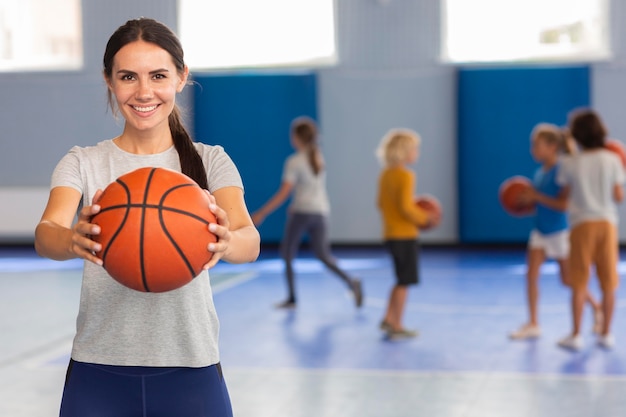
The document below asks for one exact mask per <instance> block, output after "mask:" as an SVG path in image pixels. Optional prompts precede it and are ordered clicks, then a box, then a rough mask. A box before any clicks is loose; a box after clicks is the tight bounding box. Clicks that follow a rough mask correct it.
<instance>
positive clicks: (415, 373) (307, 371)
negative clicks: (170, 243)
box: [225, 366, 626, 381]
mask: <svg viewBox="0 0 626 417" xmlns="http://www.w3.org/2000/svg"><path fill="white" fill-rule="evenodd" d="M225 372H226V373H231V372H233V373H249V374H261V375H264V374H273V375H276V374H282V375H293V374H300V375H302V374H304V375H348V376H351V375H354V376H393V377H402V378H415V377H428V378H430V377H452V378H454V377H465V378H475V377H497V378H502V379H525V380H527V379H538V380H564V379H566V380H573V381H577V380H578V381H590V380H598V381H605V380H612V381H626V375H599V374H559V373H537V372H532V373H530V372H500V371H431V370H428V371H421V370H387V369H350V368H249V367H236V366H233V367H231V366H228V367H226V368H225Z"/></svg>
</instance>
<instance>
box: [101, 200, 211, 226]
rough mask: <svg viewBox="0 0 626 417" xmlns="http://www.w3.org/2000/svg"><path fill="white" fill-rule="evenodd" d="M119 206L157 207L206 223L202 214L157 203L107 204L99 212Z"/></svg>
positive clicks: (119, 207)
mask: <svg viewBox="0 0 626 417" xmlns="http://www.w3.org/2000/svg"><path fill="white" fill-rule="evenodd" d="M121 208H129V209H130V208H145V209H150V208H153V209H157V210H162V211H169V212H172V213H178V214H184V215H186V216H189V217H192V218H194V219H196V220H198V221H200V222H202V223H205V224H206V223H207V220H206V219H205V218H203V217H202V216H198V215H197V214H195V213H192V212H190V211H185V210H182V209H178V208H174V207H162V206H159V205H158V204H141V203H133V204H116V205H114V206H109V207H107V208H104V209H102V210H100V213H103V212H105V211H111V210H117V209H121Z"/></svg>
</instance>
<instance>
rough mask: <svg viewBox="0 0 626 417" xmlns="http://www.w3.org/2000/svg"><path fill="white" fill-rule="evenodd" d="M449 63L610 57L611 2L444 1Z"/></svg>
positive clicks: (445, 47)
mask: <svg viewBox="0 0 626 417" xmlns="http://www.w3.org/2000/svg"><path fill="white" fill-rule="evenodd" d="M442 18H443V24H442V29H443V36H442V59H443V60H444V61H448V62H505V61H590V60H602V59H607V58H609V57H610V53H611V51H610V41H609V0H506V1H502V0H472V1H467V0H444V1H443V9H442Z"/></svg>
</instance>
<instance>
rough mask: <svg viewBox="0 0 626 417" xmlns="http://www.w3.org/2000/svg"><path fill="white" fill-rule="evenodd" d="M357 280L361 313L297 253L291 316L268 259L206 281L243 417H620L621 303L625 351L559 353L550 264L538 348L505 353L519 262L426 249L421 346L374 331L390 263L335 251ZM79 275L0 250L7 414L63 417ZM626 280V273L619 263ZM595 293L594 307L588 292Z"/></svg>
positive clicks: (224, 268) (519, 309)
mask: <svg viewBox="0 0 626 417" xmlns="http://www.w3.org/2000/svg"><path fill="white" fill-rule="evenodd" d="M334 253H335V255H336V256H337V258H338V259H339V260H340V265H341V266H342V267H344V268H345V269H346V270H349V271H350V273H352V274H353V275H355V276H357V277H359V278H361V279H362V280H363V284H364V289H365V303H364V306H363V307H362V308H361V309H360V310H358V309H356V308H355V307H354V304H353V300H352V298H351V296H350V294H349V292H348V291H347V289H346V288H345V287H344V286H343V285H342V284H341V282H340V281H339V280H338V279H337V278H336V277H334V276H333V275H332V274H331V273H330V272H328V271H326V270H325V269H324V268H323V266H322V265H321V264H320V263H318V262H317V261H316V260H314V259H312V258H311V257H310V254H309V253H308V252H306V251H304V252H303V253H302V255H301V258H300V259H299V260H298V262H297V264H296V270H297V272H298V276H297V290H298V296H299V300H298V307H297V309H295V310H276V309H274V308H273V304H274V303H276V302H279V301H282V300H283V299H284V296H285V284H284V278H283V275H282V263H281V262H280V260H279V259H277V257H276V252H275V251H272V250H267V251H264V252H263V254H262V256H261V259H260V260H259V261H257V262H256V263H254V264H250V265H228V264H220V265H218V266H217V267H216V268H215V269H214V270H213V271H212V277H211V279H212V281H213V285H214V290H215V304H216V307H217V310H218V314H219V316H220V321H221V340H220V345H221V355H222V364H223V368H224V373H225V377H226V379H227V383H228V386H229V390H230V395H231V399H232V402H233V409H234V411H235V416H236V417H305V416H306V417H309V416H310V417H313V416H315V417H357V416H358V417H385V416H392V417H405V416H406V417H415V416H421V415H424V416H429V417H517V416H520V417H522V416H524V417H526V416H533V417H539V416H546V417H547V416H550V417H561V416H562V417H570V416H571V417H574V416H581V417H583V416H584V417H612V416H616V417H617V416H624V415H625V414H626V395H625V393H626V363H625V362H624V360H625V359H626V332H623V331H621V329H623V328H624V323H626V312H625V311H624V306H626V302H625V300H626V289H623V287H622V288H620V289H619V292H618V302H617V309H616V317H615V322H614V333H615V336H616V341H617V345H616V347H615V349H614V350H612V351H606V350H603V349H601V348H599V347H597V346H596V345H595V339H594V337H593V334H592V333H591V324H592V323H591V311H586V312H585V318H584V319H585V320H584V323H583V334H584V338H585V348H584V349H583V350H582V351H581V352H578V353H572V352H568V351H564V350H561V349H559V348H558V347H556V341H557V339H559V338H560V337H562V336H564V335H565V334H566V333H568V332H569V330H570V316H569V292H568V291H567V290H566V289H565V288H564V287H562V286H561V284H560V282H559V279H558V277H557V269H556V266H555V265H554V264H552V263H547V264H546V265H545V267H544V274H543V277H542V279H541V302H540V319H541V322H542V323H541V324H542V329H543V335H542V337H541V338H540V339H538V340H536V341H510V340H509V339H508V337H507V334H508V332H509V331H511V330H513V329H515V328H516V327H518V326H519V325H520V324H522V323H523V322H524V321H525V320H526V316H527V315H526V306H525V293H524V279H525V278H524V271H525V267H524V251H523V249H522V248H520V249H471V250H461V249H449V248H424V249H423V251H422V258H421V280H422V282H421V283H420V285H418V286H417V287H413V288H412V289H411V291H410V296H409V301H408V306H407V311H406V325H407V327H410V328H416V329H418V330H419V332H420V336H419V337H418V338H417V339H414V340H406V341H396V342H390V341H387V340H385V339H384V338H383V335H382V333H381V332H380V331H379V330H378V324H379V322H380V319H381V317H382V314H383V311H384V309H385V305H386V299H387V295H388V292H389V289H390V287H391V285H392V282H393V275H392V274H393V272H392V269H391V264H390V262H389V259H388V257H387V254H386V252H385V251H384V250H383V249H377V248H367V249H350V250H348V249H336V250H335V252H334ZM80 267H81V262H80V261H68V262H54V261H49V260H45V259H41V258H38V257H37V256H36V255H34V254H33V252H32V250H30V249H8V248H4V249H0V334H1V338H2V339H1V340H2V343H1V344H0V416H7V417H47V416H56V415H58V404H59V400H60V395H61V390H62V384H63V379H64V374H65V367H66V365H67V360H68V353H69V349H70V345H71V339H72V335H73V331H74V320H75V315H76V311H77V308H78V298H79V291H80V275H81V271H80ZM620 273H621V274H622V275H623V274H624V273H626V264H625V265H620ZM591 289H592V291H593V292H594V293H595V294H596V295H598V294H599V293H598V290H597V284H596V282H595V281H593V283H592V286H591Z"/></svg>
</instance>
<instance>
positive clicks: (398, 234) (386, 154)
mask: <svg viewBox="0 0 626 417" xmlns="http://www.w3.org/2000/svg"><path fill="white" fill-rule="evenodd" d="M420 140H421V139H420V137H419V135H418V134H417V133H415V132H413V131H411V130H408V129H394V130H391V131H389V132H388V133H387V134H386V135H385V136H384V137H383V138H382V140H381V143H380V145H379V147H378V149H377V152H376V153H377V156H378V157H379V159H380V162H381V164H382V165H383V170H382V172H381V174H380V177H379V182H378V208H379V209H380V212H381V215H382V222H383V238H384V240H385V244H386V246H387V248H388V250H389V252H390V253H391V257H392V259H393V264H394V271H395V276H396V284H395V285H394V286H393V288H392V290H391V294H390V295H389V301H388V305H387V311H386V312H385V316H384V318H383V320H382V322H381V324H380V328H381V330H383V331H385V332H386V334H387V337H388V338H389V339H391V340H395V339H405V338H412V337H416V336H417V331H415V330H409V329H406V328H405V327H404V325H403V324H402V319H403V315H404V307H405V304H406V299H407V295H408V287H409V286H410V285H416V284H417V283H418V282H419V277H418V251H419V245H418V241H417V238H418V235H419V227H426V226H435V225H437V224H438V223H439V220H440V218H439V217H438V215H437V214H428V212H426V211H425V210H423V209H421V208H419V207H417V206H416V204H415V191H416V190H415V184H416V178H415V173H414V172H413V171H412V170H411V169H410V168H409V166H410V165H412V164H414V163H415V162H416V161H417V158H418V156H419V150H418V148H419V145H420Z"/></svg>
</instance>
